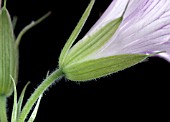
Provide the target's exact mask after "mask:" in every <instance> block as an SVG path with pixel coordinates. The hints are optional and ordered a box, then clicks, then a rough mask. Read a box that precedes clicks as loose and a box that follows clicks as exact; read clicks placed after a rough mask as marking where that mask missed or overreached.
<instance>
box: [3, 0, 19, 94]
mask: <svg viewBox="0 0 170 122" xmlns="http://www.w3.org/2000/svg"><path fill="white" fill-rule="evenodd" d="M4 4H6V1H4ZM5 6H6V5H4V6H3V7H2V9H1V10H0V95H5V96H10V95H11V93H12V92H13V85H12V80H11V78H10V75H11V76H12V77H13V78H14V79H15V81H17V76H18V48H17V47H16V45H15V41H14V40H15V37H14V33H13V27H12V22H11V18H10V15H9V13H8V10H7V9H6V7H5Z"/></svg>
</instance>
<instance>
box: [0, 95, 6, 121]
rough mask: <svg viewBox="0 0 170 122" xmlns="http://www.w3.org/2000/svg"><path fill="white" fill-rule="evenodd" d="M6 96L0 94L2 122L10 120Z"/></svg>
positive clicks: (0, 116) (0, 119)
mask: <svg viewBox="0 0 170 122" xmlns="http://www.w3.org/2000/svg"><path fill="white" fill-rule="evenodd" d="M6 99H7V98H6V96H3V95H0V122H8V120H7V110H6V102H7V101H6Z"/></svg>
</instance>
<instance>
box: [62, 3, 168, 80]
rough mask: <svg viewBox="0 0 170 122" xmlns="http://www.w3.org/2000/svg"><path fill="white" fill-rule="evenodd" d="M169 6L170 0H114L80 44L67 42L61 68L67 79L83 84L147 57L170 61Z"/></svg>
mask: <svg viewBox="0 0 170 122" xmlns="http://www.w3.org/2000/svg"><path fill="white" fill-rule="evenodd" d="M169 5H170V1H169V0H124V1H123V2H122V1H121V0H113V1H112V2H111V4H110V6H109V7H108V8H107V9H106V11H105V12H104V13H103V15H102V16H101V17H100V18H99V20H98V21H97V22H96V23H95V24H94V26H93V27H92V28H91V29H90V30H89V31H88V33H87V34H86V35H85V36H84V37H83V38H82V39H81V40H80V41H78V42H77V43H76V44H75V45H74V46H72V43H73V42H74V39H72V41H70V40H69V41H68V42H67V44H66V46H65V48H64V49H63V51H62V53H61V56H60V60H59V62H60V68H61V69H62V70H63V72H64V74H65V75H66V77H67V78H68V79H70V80H76V81H84V80H91V79H95V78H98V77H102V76H105V75H108V74H111V73H113V72H117V71H120V70H123V69H126V68H128V67H130V66H133V65H135V64H137V63H139V62H141V61H143V60H144V59H146V58H147V57H148V56H153V55H154V56H160V57H162V58H165V59H166V60H167V61H170V29H169V28H170V6H169ZM70 42H71V43H70ZM68 45H69V46H68ZM71 46H72V47H71ZM65 49H67V51H65ZM156 52H161V53H157V54H156Z"/></svg>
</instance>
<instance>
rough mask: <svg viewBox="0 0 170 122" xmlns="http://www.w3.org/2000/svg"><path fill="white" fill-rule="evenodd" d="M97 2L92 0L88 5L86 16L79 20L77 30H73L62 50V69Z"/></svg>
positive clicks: (60, 64)
mask: <svg viewBox="0 0 170 122" xmlns="http://www.w3.org/2000/svg"><path fill="white" fill-rule="evenodd" d="M94 2H95V0H91V2H90V4H89V5H88V7H87V9H86V10H85V12H84V14H83V15H82V17H81V19H80V20H79V22H78V24H77V26H76V27H75V29H74V30H73V32H72V34H71V36H70V37H69V39H68V41H67V42H66V44H65V46H64V48H63V49H62V52H61V54H60V57H59V66H60V67H62V64H63V62H64V60H65V58H66V56H67V54H68V52H69V50H70V48H71V46H72V44H73V43H74V41H75V40H76V38H77V36H78V35H79V33H80V31H81V30H82V28H83V26H84V24H85V22H86V20H87V18H88V16H89V14H90V12H91V9H92V7H93V5H94Z"/></svg>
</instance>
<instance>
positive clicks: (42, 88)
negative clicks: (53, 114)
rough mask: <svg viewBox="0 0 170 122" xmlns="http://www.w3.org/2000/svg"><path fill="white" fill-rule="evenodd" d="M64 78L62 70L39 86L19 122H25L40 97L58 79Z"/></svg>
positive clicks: (26, 105) (54, 73)
mask: <svg viewBox="0 0 170 122" xmlns="http://www.w3.org/2000/svg"><path fill="white" fill-rule="evenodd" d="M62 76H63V73H62V71H61V70H60V69H58V70H56V71H55V72H53V73H52V74H51V75H50V76H48V77H47V78H46V79H45V80H44V81H43V82H42V83H41V84H40V85H39V86H38V88H37V89H36V90H35V91H34V92H33V94H32V95H31V97H30V98H29V99H28V101H27V103H26V104H25V106H24V108H23V110H22V112H21V114H20V117H19V120H18V122H24V121H25V118H26V117H27V115H28V113H29V112H30V110H31V108H32V106H33V105H34V103H35V102H36V101H37V99H38V98H39V96H40V95H41V94H43V93H44V91H45V90H46V89H47V88H48V87H49V86H51V85H52V84H53V83H54V81H56V80H57V79H60V78H61V77H62Z"/></svg>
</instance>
